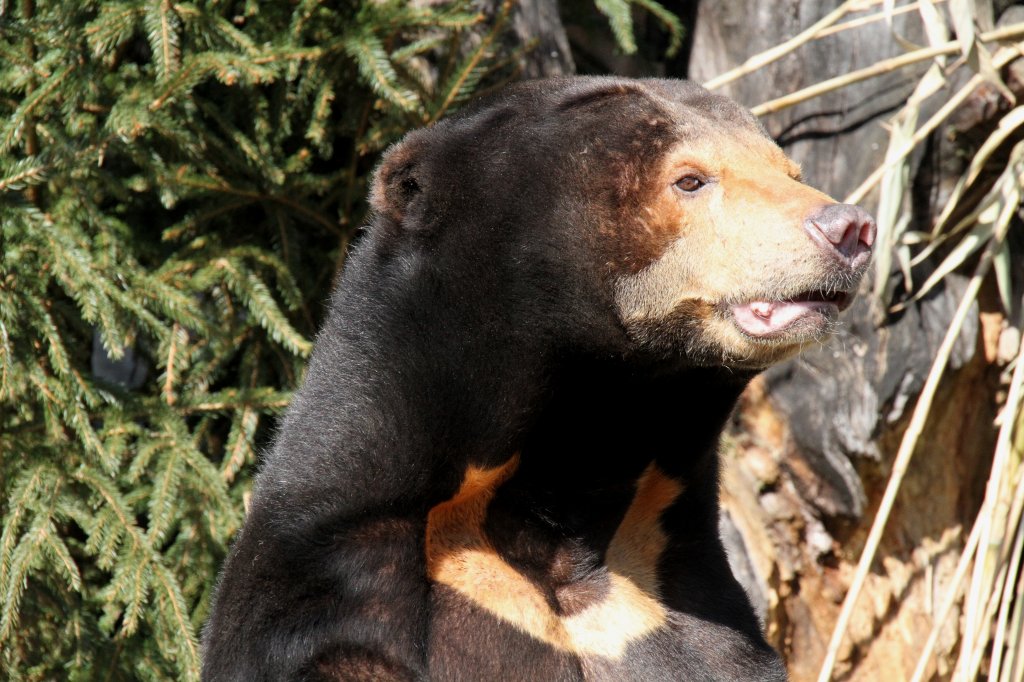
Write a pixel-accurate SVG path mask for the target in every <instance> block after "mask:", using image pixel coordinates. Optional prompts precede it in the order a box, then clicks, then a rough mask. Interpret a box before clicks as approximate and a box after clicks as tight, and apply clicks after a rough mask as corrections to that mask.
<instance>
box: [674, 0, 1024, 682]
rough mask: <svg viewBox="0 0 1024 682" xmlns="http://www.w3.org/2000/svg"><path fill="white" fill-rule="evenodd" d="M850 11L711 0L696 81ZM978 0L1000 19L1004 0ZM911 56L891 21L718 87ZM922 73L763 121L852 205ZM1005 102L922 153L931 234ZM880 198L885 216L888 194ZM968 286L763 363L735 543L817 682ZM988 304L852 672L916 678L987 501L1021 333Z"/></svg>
mask: <svg viewBox="0 0 1024 682" xmlns="http://www.w3.org/2000/svg"><path fill="white" fill-rule="evenodd" d="M839 4H840V3H839V0H829V1H828V2H825V3H818V2H810V1H809V0H780V1H778V2H773V3H739V2H731V3H714V2H702V3H700V5H699V9H698V18H697V24H696V28H695V33H694V36H693V52H692V53H691V55H690V77H691V78H693V79H694V80H697V81H699V82H700V81H705V80H707V79H709V78H711V77H712V76H715V75H718V74H719V73H722V72H724V71H726V70H728V69H729V68H732V67H734V66H737V65H739V64H741V63H742V62H743V61H744V60H746V58H748V57H749V56H752V55H754V54H757V53H759V52H761V51H763V50H765V49H767V48H769V47H772V46H774V45H777V44H779V43H781V42H783V41H784V40H786V39H788V38H790V37H792V36H794V35H796V34H797V33H799V32H800V31H801V30H803V29H804V28H805V27H807V26H810V25H811V24H813V23H814V22H815V21H817V20H818V19H820V18H821V17H822V16H824V15H825V14H827V13H828V12H830V11H831V10H832V9H834V8H835V7H837V6H838V5H839ZM978 4H979V6H985V7H983V9H987V11H988V12H990V13H991V12H992V5H991V3H988V4H987V5H986V3H983V2H979V3H978ZM878 9H880V7H876V8H875V10H876V11H877V10H878ZM989 16H991V14H989ZM893 29H894V30H895V32H896V33H898V34H899V35H901V36H903V37H904V38H906V39H907V40H911V41H913V42H915V43H918V44H924V43H926V38H925V37H924V35H923V30H922V25H921V23H920V20H919V19H918V18H917V16H916V14H913V13H911V14H908V15H904V16H903V17H901V18H897V20H896V21H895V22H894V26H893ZM900 52H902V49H901V48H900V47H899V45H898V44H897V42H896V41H895V40H893V37H892V34H891V33H890V28H889V27H888V26H887V25H886V24H885V22H878V23H875V24H871V25H868V26H864V27H862V28H859V29H856V30H851V31H845V32H842V33H838V34H835V35H833V36H831V37H829V38H827V39H823V40H820V41H815V42H813V43H811V44H808V45H806V46H804V47H802V48H800V49H799V50H798V51H796V52H795V53H793V54H791V55H789V56H787V57H785V58H783V59H781V60H779V61H778V62H776V63H774V64H772V65H771V66H769V67H767V68H766V69H763V70H762V71H759V72H757V73H755V74H754V75H751V76H748V77H746V78H744V79H741V80H740V81H736V82H734V83H733V84H731V85H730V86H728V87H725V88H723V89H722V90H721V92H722V93H723V94H728V95H730V96H732V97H734V98H736V99H738V100H739V101H741V102H743V103H745V104H747V105H749V106H753V105H756V104H758V103H761V102H764V101H766V100H769V99H772V98H774V97H778V96H780V95H782V94H786V93H787V92H792V91H794V90H797V89H799V88H801V87H804V86H806V85H810V84H813V83H816V82H819V81H822V80H825V79H827V78H830V77H833V76H836V75H839V74H843V73H847V72H850V71H852V70H855V69H858V68H862V67H865V66H868V65H870V64H872V63H874V62H876V61H878V60H880V59H883V58H886V57H890V56H895V55H896V54H898V53H900ZM926 67H927V64H923V65H921V66H919V67H917V68H910V69H904V70H901V71H897V72H893V73H890V74H887V75H885V76H882V77H880V78H876V79H873V80H869V81H864V82H861V83H859V84H856V85H853V86H851V87H848V88H845V89H843V90H841V91H839V92H836V93H833V94H830V95H827V96H824V97H821V98H818V99H815V100H811V101H808V102H805V103H803V104H801V105H799V106H796V107H793V108H791V109H787V110H784V111H782V112H779V113H777V114H774V115H771V116H768V117H765V118H764V119H763V123H764V124H765V127H766V129H767V130H768V132H769V133H770V134H771V135H772V136H774V137H775V138H776V139H778V140H779V142H780V144H782V146H783V147H784V148H785V149H786V151H787V153H789V155H790V156H791V157H793V158H794V159H795V160H796V161H797V162H799V163H800V164H801V165H802V167H803V170H804V176H805V178H806V180H807V181H808V182H809V183H810V184H812V185H814V186H817V187H820V188H822V189H824V190H825V191H827V192H829V193H830V194H832V195H833V196H836V197H840V198H841V197H843V196H844V195H846V194H847V193H848V192H849V191H850V190H852V189H853V188H854V187H855V186H856V185H857V184H858V183H859V182H860V181H861V180H862V179H863V178H864V177H866V176H867V175H868V174H869V173H870V171H871V170H872V169H874V168H875V167H876V166H878V165H879V163H880V162H881V161H882V159H883V157H884V155H885V149H886V145H887V142H888V133H887V131H886V130H885V129H884V128H883V127H882V125H880V124H881V123H882V122H883V121H885V120H886V119H887V118H888V117H889V116H891V115H892V113H894V112H895V111H896V110H897V109H898V108H899V106H901V105H902V104H903V103H904V102H905V100H906V98H907V97H908V96H909V94H910V93H911V91H912V90H913V87H914V85H915V83H916V82H917V78H918V77H919V76H920V75H921V73H922V72H923V70H924V69H925V68H926ZM959 84H960V83H952V84H951V88H956V87H957V86H958V85H959ZM1015 85H1016V86H1018V87H1019V83H1015ZM947 92H952V90H947ZM944 101H945V98H944V97H943V96H942V95H941V94H940V95H938V96H936V97H933V98H932V100H931V101H929V102H928V103H927V105H926V106H925V108H924V111H922V114H921V117H920V120H921V121H924V120H926V118H927V117H928V116H930V115H931V113H933V112H934V111H935V110H936V109H937V108H938V107H939V106H941V104H943V102H944ZM1001 107H1002V105H1001V104H1000V103H999V101H998V98H997V97H996V96H995V93H994V91H993V90H992V89H990V88H982V89H980V90H979V91H978V92H977V93H976V94H975V95H974V96H972V98H971V100H970V101H969V102H968V103H967V104H966V105H965V106H964V107H963V108H962V109H961V111H959V112H957V114H956V115H955V116H954V118H953V119H952V120H951V121H950V124H949V125H948V126H946V128H945V129H943V130H941V131H940V132H939V133H938V134H936V135H935V136H933V138H932V139H931V140H929V143H928V144H927V145H925V146H924V147H923V148H922V149H921V150H920V151H918V152H917V153H916V154H915V156H914V157H913V159H912V163H911V177H912V178H913V192H912V196H911V197H908V201H909V202H911V203H910V204H909V206H910V207H911V209H912V211H913V221H914V224H915V226H917V227H923V228H924V229H930V227H931V224H932V221H933V219H934V217H935V215H936V214H937V212H938V210H940V209H941V207H942V204H943V203H944V200H945V198H946V197H947V196H948V193H949V190H950V188H951V187H952V184H953V183H954V182H955V181H956V179H957V177H958V176H959V173H960V172H961V170H962V163H963V162H962V155H961V154H958V148H960V147H962V146H965V145H967V146H970V144H971V140H972V139H973V138H975V137H983V136H984V134H985V133H986V131H988V130H991V127H992V125H993V123H994V117H995V116H996V115H997V114H999V113H1000V112H1001ZM864 203H865V205H866V207H867V208H868V209H869V210H873V209H874V206H873V204H874V198H873V197H869V199H868V200H867V201H866V202H864ZM928 267H934V264H925V265H924V269H927V268H928ZM885 274H886V275H888V276H890V277H898V276H897V275H896V274H895V273H885ZM922 274H923V272H918V273H916V275H917V276H918V277H920V276H921V275H922ZM876 276H877V274H876ZM917 281H921V280H920V279H918V280H917ZM964 283H965V278H964V277H962V276H958V275H953V276H951V277H949V278H947V280H946V284H945V286H944V287H943V288H941V289H940V290H937V291H935V293H934V294H933V295H931V296H928V297H927V298H926V299H925V300H924V301H923V302H921V303H920V304H919V305H916V306H911V307H910V308H909V309H907V310H906V312H905V313H903V314H901V315H899V316H895V317H892V316H887V315H886V314H885V311H883V310H881V309H880V307H879V305H878V304H877V303H876V302H873V301H871V300H870V297H869V296H867V295H866V292H862V295H861V297H860V299H859V300H858V302H857V303H856V304H855V305H854V307H853V308H852V309H851V310H850V311H848V312H847V314H846V319H845V322H844V325H843V328H842V330H841V331H840V333H839V334H838V336H837V338H836V339H835V340H834V341H833V342H831V343H829V344H827V345H826V346H824V347H822V348H819V349H815V350H812V351H810V352H807V353H805V354H804V355H802V356H801V357H800V358H798V359H797V360H795V361H792V362H790V363H787V364H785V365H783V366H781V367H778V368H775V369H773V370H772V371H770V372H768V373H766V374H765V375H764V376H763V377H761V378H760V379H759V381H758V382H757V383H756V384H755V385H754V386H753V387H752V390H751V391H749V392H748V393H747V394H746V396H745V398H744V401H743V403H742V404H741V409H740V410H739V412H738V414H737V418H736V424H735V428H734V431H733V434H732V439H731V442H730V443H729V444H728V446H727V447H726V449H725V450H726V452H725V457H726V462H727V465H726V470H725V476H724V490H723V501H724V507H725V510H726V514H725V517H724V518H723V535H724V537H725V538H726V539H727V541H728V542H729V543H730V545H731V547H730V549H731V553H732V555H733V558H734V568H735V570H736V572H737V574H738V575H739V576H740V577H741V578H742V579H743V580H744V581H745V584H746V586H747V589H748V592H749V593H750V594H751V595H752V597H753V599H754V601H755V603H757V604H758V608H759V611H760V612H761V613H762V614H763V615H764V618H765V626H766V630H767V632H768V634H769V638H770V640H771V641H772V643H773V644H774V645H775V646H777V647H778V648H779V649H780V650H781V651H782V652H783V654H784V656H785V657H786V659H787V662H788V666H789V669H790V673H791V675H792V677H793V679H794V680H797V681H799V680H814V679H816V677H817V671H818V667H819V665H820V662H821V660H822V659H823V657H824V653H825V648H826V647H827V645H828V641H829V638H830V636H831V631H832V627H833V624H834V622H835V620H836V617H837V615H838V612H839V608H840V606H841V603H842V599H843V597H844V595H845V593H846V590H847V587H848V585H849V583H850V580H851V578H852V574H853V570H854V568H855V567H856V564H857V561H858V558H859V556H860V553H861V550H862V548H863V543H864V540H865V538H866V535H867V532H868V530H869V528H870V525H871V520H872V519H873V517H874V513H875V509H876V507H877V504H878V502H879V500H880V498H881V495H882V492H883V490H884V488H885V484H886V481H887V479H888V475H889V468H890V463H891V460H892V458H893V456H894V455H895V452H896V450H897V449H898V447H899V442H900V437H901V435H902V432H903V429H904V427H905V425H906V422H907V421H908V419H909V414H910V412H911V411H912V409H913V406H914V402H915V400H916V397H917V395H918V392H919V391H920V389H921V387H922V385H923V383H924V380H925V377H926V375H927V373H928V369H929V367H930V365H931V362H932V359H933V357H934V355H935V351H936V349H937V347H938V345H939V343H940V342H941V340H942V337H943V336H944V334H945V332H946V328H947V326H948V323H949V321H950V320H951V318H952V315H953V311H954V310H955V308H956V306H957V305H958V303H959V299H960V295H961V293H962V290H963V287H964ZM900 286H901V284H900ZM897 290H899V286H897ZM982 301H983V302H982V310H979V311H974V312H972V314H971V315H970V316H969V318H968V319H969V321H970V322H969V323H968V325H966V326H965V328H964V330H963V333H962V334H961V336H960V339H959V340H958V343H957V347H956V349H955V352H954V354H953V358H952V360H951V363H950V372H949V377H948V378H947V379H946V380H945V381H944V384H943V386H942V388H941V389H940V390H941V393H940V396H939V397H938V398H937V400H936V402H935V409H933V413H932V415H931V418H930V420H929V423H928V426H927V428H926V431H925V433H924V436H923V438H922V440H921V442H920V444H919V446H918V449H917V452H916V453H915V458H914V461H913V463H912V465H911V470H910V472H909V474H908V476H907V478H906V480H905V482H904V485H903V489H902V492H901V494H900V497H899V501H898V502H897V505H896V507H895V509H894V511H893V514H892V516H891V518H890V522H889V524H888V530H887V532H886V534H885V536H884V540H883V543H882V546H881V548H880V550H879V553H878V559H877V560H876V562H875V565H874V567H873V571H872V573H871V575H870V577H869V580H868V583H867V585H866V587H865V590H864V592H863V593H862V596H861V598H860V600H859V602H858V603H859V604H860V608H859V609H858V610H857V615H856V616H855V618H854V621H853V623H852V625H851V628H850V631H849V632H850V636H849V637H848V638H847V641H846V643H845V645H844V649H843V650H842V653H841V655H840V659H841V662H840V665H839V666H837V669H836V675H837V679H851V680H882V679H905V678H906V677H908V676H909V674H910V673H911V672H912V671H913V669H914V665H915V664H916V661H917V655H918V653H919V650H920V647H921V645H922V643H923V642H924V640H925V639H926V638H927V636H928V632H929V631H930V629H931V627H932V622H933V621H932V613H933V610H934V609H935V608H937V603H938V601H939V600H940V598H941V596H943V595H944V594H945V593H946V591H947V585H948V582H949V579H950V577H951V574H952V571H953V569H954V567H955V565H956V562H957V559H958V557H959V553H960V551H961V549H962V545H963V542H964V540H965V536H966V533H967V531H969V529H970V527H971V524H972V523H973V519H974V516H975V515H976V513H977V510H978V507H979V504H980V500H981V494H982V492H983V487H984V483H985V479H986V477H987V473H988V465H989V462H990V459H991V452H992V447H993V443H994V435H995V432H994V429H993V426H992V422H993V419H994V417H995V413H996V407H997V406H996V404H995V396H996V392H997V391H996V389H997V386H998V375H999V362H1000V360H1003V361H1005V360H1004V359H1002V358H1000V357H999V346H1000V336H1001V334H1004V333H1012V331H1010V332H1006V331H1005V330H1004V325H1003V320H1002V315H1001V314H1000V313H999V312H998V306H997V305H996V304H995V302H994V294H993V293H992V292H991V291H989V292H987V295H986V296H985V297H983V298H982ZM879 320H882V321H883V322H882V324H881V325H879V324H877V322H878V321H879ZM1005 341H1006V339H1003V345H1005ZM957 622H958V614H956V613H954V614H952V615H951V616H950V617H949V618H948V624H947V626H946V628H945V630H944V631H943V636H942V638H941V640H940V643H939V647H938V649H939V651H940V656H939V660H938V664H937V666H933V670H932V674H933V676H934V677H935V678H937V679H945V678H946V677H948V674H949V672H950V671H949V665H950V660H951V659H950V655H951V652H952V651H953V650H954V647H955V645H956V644H957V641H958V630H957Z"/></svg>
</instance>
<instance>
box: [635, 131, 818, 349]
mask: <svg viewBox="0 0 1024 682" xmlns="http://www.w3.org/2000/svg"><path fill="white" fill-rule="evenodd" d="M693 138H694V139H693V140H687V141H686V142H684V143H682V144H680V145H679V146H678V148H677V149H676V150H675V151H673V152H671V153H669V154H668V156H667V157H666V160H665V162H664V164H663V166H662V168H661V170H660V172H659V173H658V174H656V175H655V178H656V180H655V181H656V182H657V183H658V187H657V188H656V189H655V192H654V200H653V201H651V202H648V204H647V206H646V207H645V208H644V209H643V213H644V214H643V215H641V216H640V217H639V218H640V222H641V223H642V225H643V228H645V229H646V230H647V231H648V232H649V234H650V235H651V238H652V239H656V240H657V241H658V242H660V243H663V244H665V245H666V246H665V247H664V248H663V250H662V252H661V253H660V255H659V256H658V257H657V258H656V259H655V260H653V262H650V263H649V264H647V266H646V267H645V268H643V269H642V270H639V271H638V272H633V273H625V274H623V275H621V276H620V277H619V278H618V280H617V289H616V303H617V306H618V312H619V315H620V318H621V319H622V321H623V323H624V324H625V325H626V327H627V329H630V330H639V329H645V330H647V331H645V332H643V333H645V334H647V335H648V336H650V335H651V334H652V333H653V334H657V333H658V332H656V331H655V332H651V331H650V329H651V328H652V327H657V326H658V325H659V324H660V323H662V322H663V321H666V320H669V319H670V318H671V317H672V316H673V315H675V316H677V317H683V318H685V320H684V322H685V323H686V324H687V326H688V330H689V331H688V333H687V338H686V342H687V345H688V347H687V348H686V349H685V350H686V351H687V352H689V353H690V354H691V355H692V356H694V357H695V358H697V359H698V360H701V359H702V360H704V361H707V362H715V363H724V364H727V365H732V366H745V367H764V366H767V365H769V364H772V363H774V362H777V361H779V360H781V359H784V358H785V357H788V356H790V355H792V354H794V353H795V352H797V351H798V350H799V349H800V348H801V347H803V346H805V345H807V344H808V343H811V342H813V341H818V340H820V337H821V334H820V333H819V334H818V335H817V336H811V337H808V336H807V335H806V334H804V335H800V334H793V335H792V337H791V338H780V339H773V340H771V341H770V342H769V341H765V340H763V339H753V338H750V337H748V336H747V335H744V334H743V333H742V332H741V331H740V330H739V329H737V327H736V326H735V325H734V324H733V323H732V321H731V319H730V317H729V312H728V308H729V306H730V305H732V304H737V303H744V302H748V301H751V300H758V299H762V298H766V299H786V298H787V297H791V296H794V295H796V294H798V293H800V292H803V291H806V290H811V289H820V288H823V287H828V286H835V283H831V284H830V283H829V281H828V278H829V269H830V264H829V262H828V259H827V258H826V257H825V256H824V255H823V254H822V253H821V251H820V249H819V248H817V247H816V246H815V244H814V243H813V242H812V240H811V238H810V237H809V236H808V234H807V233H806V231H805V229H804V227H803V223H804V221H805V219H806V218H807V216H808V215H810V214H811V213H812V212H813V211H815V210H817V209H820V208H821V207H823V206H826V205H828V204H833V203H835V202H834V201H833V200H832V199H831V198H829V197H828V196H826V195H825V194H823V193H821V192H819V191H817V190H815V189H813V188H811V187H808V186H807V185H805V184H803V183H802V182H800V181H799V179H798V178H799V168H798V167H797V166H796V164H794V163H793V162H792V161H790V160H789V159H788V158H787V157H786V156H785V154H784V153H783V152H782V150H780V149H779V148H778V147H777V146H776V145H775V144H773V143H772V142H771V141H770V140H768V139H767V138H765V137H763V136H762V135H759V134H758V133H757V132H755V131H754V130H745V129H738V130H727V131H716V130H712V129H710V128H709V129H707V130H702V131H700V132H699V134H696V135H693ZM687 176H693V177H697V178H701V179H702V180H703V181H706V184H705V185H704V186H702V187H701V188H700V189H698V190H697V191H695V192H692V193H687V192H685V191H683V190H681V189H680V188H679V187H677V186H676V183H677V182H678V181H679V180H680V179H681V178H683V177H687ZM677 323H678V320H677ZM666 324H671V323H666ZM638 333H639V332H638Z"/></svg>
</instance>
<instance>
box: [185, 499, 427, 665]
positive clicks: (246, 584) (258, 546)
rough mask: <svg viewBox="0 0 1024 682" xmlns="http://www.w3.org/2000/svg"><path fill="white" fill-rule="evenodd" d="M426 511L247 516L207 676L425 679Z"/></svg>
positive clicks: (220, 606)
mask: <svg viewBox="0 0 1024 682" xmlns="http://www.w3.org/2000/svg"><path fill="white" fill-rule="evenodd" d="M423 531H424V522H423V520H422V519H418V520H416V519H411V518H396V517H388V516H374V517H371V518H360V519H358V520H345V521H342V522H336V523H321V524H319V525H318V527H316V528H314V529H312V530H310V529H306V530H303V531H297V529H295V528H282V524H281V522H280V521H277V522H275V523H260V522H259V521H258V520H257V519H255V518H252V517H250V519H249V520H248V522H247V524H246V527H245V528H244V530H243V532H242V533H241V535H240V536H239V538H238V540H237V541H236V542H235V545H234V547H233V548H232V552H231V555H230V556H229V558H228V563H227V567H226V570H225V572H224V578H223V581H222V583H221V584H220V585H219V586H218V591H217V595H216V598H215V607H214V610H213V616H212V617H211V619H210V622H209V623H208V624H207V627H206V630H205V632H204V642H203V643H204V656H203V658H204V665H203V680H204V681H205V682H228V681H230V682H236V681H237V682H243V681H244V682H260V681H263V680H265V681H266V682H271V681H273V682H278V681H283V680H295V681H300V680H301V681H302V682H314V681H323V682H326V681H328V680H330V681H331V682H335V681H340V680H345V681H348V680H385V681H390V680H394V681H396V682H398V681H401V682H406V681H411V680H418V679H424V678H425V673H424V670H425V665H426V664H425V653H424V645H423V643H424V642H425V641H426V633H427V612H428V609H427V603H428V599H429V590H428V587H427V583H426V578H425V569H424V556H423Z"/></svg>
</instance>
